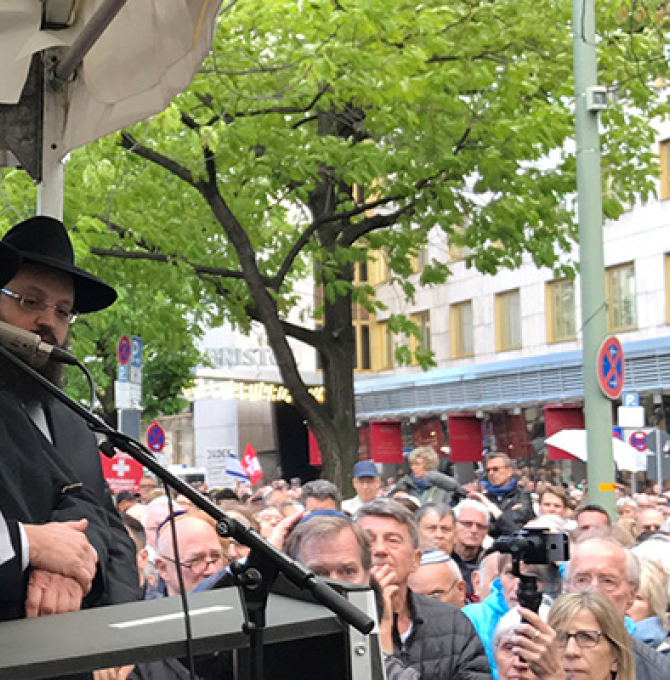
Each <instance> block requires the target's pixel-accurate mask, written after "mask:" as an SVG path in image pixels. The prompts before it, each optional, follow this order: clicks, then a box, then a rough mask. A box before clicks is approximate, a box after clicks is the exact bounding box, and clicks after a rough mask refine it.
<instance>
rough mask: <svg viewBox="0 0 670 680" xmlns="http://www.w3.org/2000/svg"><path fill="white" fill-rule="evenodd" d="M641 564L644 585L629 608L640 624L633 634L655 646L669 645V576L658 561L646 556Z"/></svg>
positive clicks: (631, 614)
mask: <svg viewBox="0 0 670 680" xmlns="http://www.w3.org/2000/svg"><path fill="white" fill-rule="evenodd" d="M640 567H641V569H640V587H639V588H638V590H637V594H636V596H635V602H633V604H632V605H631V607H630V608H629V609H628V612H627V613H628V616H629V617H630V618H631V619H632V620H633V621H634V622H635V624H636V625H635V631H634V632H633V637H634V638H636V639H637V640H641V641H642V642H644V643H646V644H648V645H650V646H651V647H654V648H655V649H658V648H659V647H660V646H661V645H663V646H664V647H666V646H668V645H667V643H666V640H667V638H668V631H667V629H666V623H667V611H668V578H667V575H666V573H665V570H664V569H663V567H661V565H660V564H658V563H657V562H652V561H651V560H648V559H644V558H643V559H641V560H640Z"/></svg>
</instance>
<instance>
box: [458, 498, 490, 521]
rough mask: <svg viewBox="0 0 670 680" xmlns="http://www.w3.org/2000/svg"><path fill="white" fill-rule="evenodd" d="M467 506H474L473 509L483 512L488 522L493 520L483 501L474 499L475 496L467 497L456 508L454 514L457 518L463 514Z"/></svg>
mask: <svg viewBox="0 0 670 680" xmlns="http://www.w3.org/2000/svg"><path fill="white" fill-rule="evenodd" d="M467 508H472V509H473V510H477V511H478V512H481V513H482V514H483V515H484V517H486V522H487V523H490V522H491V516H490V514H489V511H488V510H487V508H486V506H485V505H484V504H483V503H480V502H479V501H476V500H474V498H466V499H465V500H463V501H461V502H460V503H459V504H458V505H457V506H456V507H455V508H454V515H455V516H456V519H458V518H459V517H460V516H461V512H462V511H463V510H465V509H467Z"/></svg>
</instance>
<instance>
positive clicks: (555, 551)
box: [491, 529, 569, 564]
mask: <svg viewBox="0 0 670 680" xmlns="http://www.w3.org/2000/svg"><path fill="white" fill-rule="evenodd" d="M494 551H497V552H501V553H509V554H510V555H512V557H513V558H516V559H517V560H520V561H522V562H525V563H526V564H549V563H550V562H554V563H556V562H566V561H567V560H568V559H569V549H568V536H567V534H558V533H556V534H552V533H549V532H548V531H546V530H545V529H521V530H520V531H517V532H515V533H514V534H512V535H511V536H501V537H500V538H498V539H496V540H495V542H494V543H493V545H492V546H491V552H494Z"/></svg>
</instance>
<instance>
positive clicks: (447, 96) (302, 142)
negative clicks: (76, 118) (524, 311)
mask: <svg viewBox="0 0 670 680" xmlns="http://www.w3.org/2000/svg"><path fill="white" fill-rule="evenodd" d="M635 7H636V10H635V13H634V14H633V13H631V12H630V11H629V10H628V9H627V8H626V5H622V4H621V3H599V4H598V7H597V12H598V18H597V24H598V27H599V31H600V35H599V39H600V41H599V46H600V65H601V73H600V81H601V83H603V84H606V85H608V86H609V87H610V88H611V89H612V92H615V93H616V101H615V102H614V103H613V104H612V106H611V107H610V109H609V110H608V111H607V112H605V114H604V115H603V131H604V135H603V159H604V167H605V171H606V172H605V186H606V187H607V191H606V194H605V212H606V214H607V216H608V217H616V216H617V215H618V214H620V212H621V211H622V206H623V205H624V204H625V203H633V202H635V200H637V199H640V198H642V199H645V198H647V197H648V196H649V195H650V193H651V192H652V191H653V186H654V181H653V180H654V171H653V169H652V163H653V161H654V159H653V157H652V155H651V146H652V142H653V137H654V133H653V128H652V126H651V124H650V121H652V120H653V119H654V118H657V117H662V116H665V115H666V113H667V104H666V103H665V102H664V99H663V97H661V96H660V95H659V92H658V90H657V89H656V88H655V86H654V83H655V81H656V80H657V79H659V78H665V77H666V75H667V64H666V60H665V58H664V57H663V46H664V30H665V27H666V25H667V19H666V16H665V12H664V11H662V10H658V11H657V10H656V7H655V6H654V7H653V9H652V6H651V5H649V8H648V9H646V6H645V5H640V4H639V3H638V4H636V6H635ZM570 12H571V7H570V3H568V2H566V1H565V0H564V1H557V0H539V2H533V3H531V2H529V1H528V0H512V1H511V2H510V1H509V0H505V2H502V1H500V0H493V1H491V2H472V1H471V0H455V2H451V3H444V2H440V3H431V2H428V3H424V4H419V5H417V4H416V3H408V2H405V1H404V0H391V2H389V1H388V0H385V1H384V2H382V1H381V0H364V1H363V0H347V1H346V2H344V3H342V2H332V0H328V1H327V0H310V1H309V2H298V3H296V2H293V1H291V2H287V1H286V0H269V2H266V3H263V4H262V5H248V4H245V3H237V4H236V5H235V7H234V8H232V9H231V10H230V11H228V12H227V13H226V14H225V15H224V16H223V17H222V18H221V20H220V24H219V30H218V33H217V41H216V46H215V50H214V52H213V55H212V57H211V59H210V60H209V61H208V62H207V63H206V64H205V66H204V67H203V69H202V71H201V73H200V75H199V76H198V78H197V79H196V81H195V83H194V84H193V86H192V87H191V88H190V89H189V90H188V91H187V92H186V93H184V94H182V95H180V96H179V97H177V98H176V99H175V101H174V102H173V104H172V105H171V106H170V107H169V108H168V109H167V110H166V111H165V112H164V113H163V114H161V115H159V116H156V117H155V118H154V119H153V120H152V121H150V122H147V123H142V124H139V125H136V126H134V127H133V128H131V129H129V130H126V131H125V132H124V133H122V134H121V135H120V136H118V137H114V138H112V139H108V140H105V141H103V142H101V143H100V144H97V145H92V146H91V147H89V149H88V150H87V151H86V152H84V153H81V154H75V155H74V156H75V158H77V157H79V162H81V163H82V164H83V165H87V167H86V168H85V170H84V174H83V176H84V178H85V180H86V181H87V182H88V183H89V184H91V183H99V186H98V190H97V191H96V192H94V193H95V195H96V197H97V199H98V201H97V204H96V205H95V206H94V205H92V204H91V205H89V207H88V214H90V215H94V216H97V218H98V225H99V227H100V230H99V232H98V234H97V238H98V241H101V242H103V243H102V245H100V243H99V242H96V244H95V245H94V247H93V252H94V253H95V254H97V255H100V256H105V257H107V258H110V257H114V258H117V261H120V262H125V264H126V265H127V264H128V263H129V262H135V263H136V261H137V260H138V259H145V260H147V261H149V262H152V263H161V262H169V263H170V264H171V265H172V268H176V269H177V271H178V272H179V273H180V275H181V276H183V277H184V282H186V280H187V276H186V273H187V272H188V271H191V272H193V273H194V274H195V277H194V278H195V280H196V281H197V282H198V285H199V286H200V290H201V291H202V296H203V299H206V300H208V301H211V300H213V299H214V296H218V297H219V306H218V310H219V311H220V313H221V314H224V315H226V316H227V317H228V318H230V319H231V320H232V321H233V322H234V323H236V324H237V325H238V326H240V327H241V328H242V329H248V327H249V323H250V320H255V321H259V322H260V323H262V324H263V326H264V327H265V330H266V332H267V336H268V341H269V344H270V346H271V347H272V349H273V351H274V353H275V356H276V358H277V362H278V365H279V368H280V370H281V372H282V376H283V379H284V382H285V384H286V386H287V387H288V388H289V389H290V391H291V393H292V395H293V398H294V400H295V404H296V406H297V407H298V408H299V409H300V410H301V412H302V414H303V415H304V417H305V418H306V420H307V422H308V424H309V427H310V428H311V429H312V430H313V431H314V433H315V434H316V436H317V438H318V440H319V443H320V446H321V450H322V453H323V459H324V474H325V476H326V477H328V478H330V479H332V480H334V481H336V482H337V483H339V484H341V485H343V484H345V480H346V479H347V477H348V472H349V470H350V469H351V465H352V463H353V461H354V460H355V458H356V455H357V446H358V441H357V434H356V428H355V414H354V399H353V368H354V355H355V343H354V335H353V331H352V323H351V322H352V316H351V304H352V302H357V303H359V304H362V305H364V306H366V307H368V309H369V310H371V311H375V310H376V309H379V302H378V301H376V300H375V297H374V290H373V289H371V288H370V287H369V286H367V285H359V286H355V285H354V283H353V265H354V264H355V263H356V262H361V261H363V260H365V259H366V258H367V257H368V256H369V254H370V252H371V251H379V250H380V249H384V250H385V252H386V254H387V257H388V262H389V265H390V268H391V270H392V272H393V277H394V280H395V281H396V282H397V283H398V284H399V285H400V286H401V287H402V289H403V291H404V292H405V294H406V295H407V296H409V297H410V298H411V296H412V295H413V293H414V286H415V283H414V282H415V279H414V278H412V277H411V273H412V271H411V264H410V257H411V256H413V255H416V254H417V253H418V250H419V248H420V247H421V245H422V244H423V243H425V241H426V238H427V234H428V232H429V231H430V230H431V229H433V228H437V229H441V230H443V231H444V232H446V234H447V235H448V237H449V238H450V240H451V242H452V243H453V244H454V245H457V246H466V247H467V248H468V252H469V255H468V264H469V265H470V266H472V267H476V268H477V269H478V270H480V271H482V272H487V273H495V272H496V271H497V270H498V269H499V268H501V267H515V266H517V265H518V264H519V263H520V262H521V258H522V257H523V256H524V255H530V257H532V259H533V261H534V262H535V263H536V264H537V265H538V266H549V267H554V266H557V265H556V261H557V256H558V254H559V253H560V252H562V251H564V250H566V249H567V248H568V247H569V246H570V245H571V243H572V241H573V238H574V233H575V225H574V223H573V215H572V213H571V211H570V210H569V208H567V207H566V202H567V201H568V199H569V198H570V196H571V195H572V194H574V191H575V159H574V155H573V153H572V152H571V145H570V139H571V137H572V135H573V116H572V100H573V93H572V44H571V18H570ZM117 140H118V141H120V145H121V148H119V147H118V146H114V143H115V142H116V141H117ZM84 156H85V157H86V159H87V160H86V161H83V160H81V158H82V157H84ZM69 172H72V169H70V170H69ZM84 183H86V182H84ZM361 190H362V191H361ZM118 225H120V226H118ZM105 229H107V230H108V234H107V237H108V238H109V242H108V243H104V241H105V238H106V237H105V235H104V233H103V232H104V231H105ZM165 269H168V270H169V269H171V267H169V266H165ZM138 271H144V270H143V269H141V270H140V269H139V267H138ZM156 271H158V270H156ZM309 272H313V273H314V276H315V281H316V283H317V284H318V285H320V286H322V287H323V292H324V295H323V303H322V304H320V305H318V306H316V305H315V309H314V310H313V312H314V313H313V315H310V318H308V319H307V320H306V323H304V324H298V323H295V322H294V321H291V320H289V317H288V314H289V312H290V311H291V310H292V309H294V308H295V306H296V304H297V302H298V300H297V296H296V293H295V291H294V288H293V283H294V282H295V281H296V280H297V279H300V278H302V277H304V276H305V274H306V273H309ZM448 273H449V272H448V266H447V264H446V263H445V262H442V261H440V262H437V261H436V262H432V263H430V264H429V266H427V267H426V268H425V269H424V270H423V272H422V274H421V277H420V279H419V283H420V284H421V285H424V284H425V285H427V284H431V283H436V282H439V281H442V280H444V278H445V277H446V276H447V275H448ZM396 327H397V328H398V329H405V330H410V332H411V328H409V327H408V326H407V324H406V323H403V322H402V320H399V319H398V320H396ZM289 339H295V340H298V341H301V342H303V343H307V344H308V345H310V346H311V347H313V348H315V350H316V351H317V352H318V353H319V356H320V358H321V363H322V365H323V375H324V383H325V387H326V402H325V403H324V404H319V403H317V402H316V401H315V400H314V399H313V398H312V397H311V396H310V394H309V393H308V390H307V386H306V385H305V384H304V382H303V380H302V379H301V376H300V374H299V371H298V368H297V366H296V362H295V356H294V354H293V352H292V350H291V346H290V344H289ZM420 358H421V360H422V361H423V362H424V363H426V362H429V361H430V355H427V354H425V353H424V354H423V355H422V356H421V357H420Z"/></svg>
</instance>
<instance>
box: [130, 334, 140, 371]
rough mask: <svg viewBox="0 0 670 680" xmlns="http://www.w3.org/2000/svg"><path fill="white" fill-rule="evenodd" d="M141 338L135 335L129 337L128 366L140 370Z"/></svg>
mask: <svg viewBox="0 0 670 680" xmlns="http://www.w3.org/2000/svg"><path fill="white" fill-rule="evenodd" d="M142 347H143V345H142V338H140V337H139V336H137V335H131V336H130V348H131V351H130V365H131V366H135V367H136V368H142Z"/></svg>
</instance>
